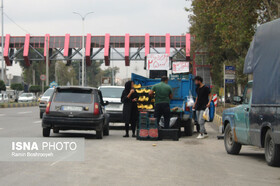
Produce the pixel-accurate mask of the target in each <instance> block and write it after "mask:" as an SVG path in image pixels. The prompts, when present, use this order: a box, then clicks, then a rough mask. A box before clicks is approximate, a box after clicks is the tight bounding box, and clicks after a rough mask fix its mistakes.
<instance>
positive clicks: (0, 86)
mask: <svg viewBox="0 0 280 186" xmlns="http://www.w3.org/2000/svg"><path fill="white" fill-rule="evenodd" d="M0 91H6V85H5V83H4V81H2V80H0Z"/></svg>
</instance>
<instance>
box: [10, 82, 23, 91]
mask: <svg viewBox="0 0 280 186" xmlns="http://www.w3.org/2000/svg"><path fill="white" fill-rule="evenodd" d="M11 89H12V90H15V91H22V90H23V86H22V84H20V83H12V84H11Z"/></svg>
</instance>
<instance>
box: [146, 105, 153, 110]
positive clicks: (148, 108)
mask: <svg viewBox="0 0 280 186" xmlns="http://www.w3.org/2000/svg"><path fill="white" fill-rule="evenodd" d="M153 108H154V107H153V105H146V109H147V110H151V109H153Z"/></svg>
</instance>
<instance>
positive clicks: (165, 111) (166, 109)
mask: <svg viewBox="0 0 280 186" xmlns="http://www.w3.org/2000/svg"><path fill="white" fill-rule="evenodd" d="M161 116H163V118H164V128H165V129H169V123H170V106H169V103H157V104H156V106H155V118H157V124H159V121H160V118H161Z"/></svg>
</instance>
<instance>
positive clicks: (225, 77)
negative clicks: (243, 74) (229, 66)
mask: <svg viewBox="0 0 280 186" xmlns="http://www.w3.org/2000/svg"><path fill="white" fill-rule="evenodd" d="M224 107H226V64H224Z"/></svg>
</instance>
